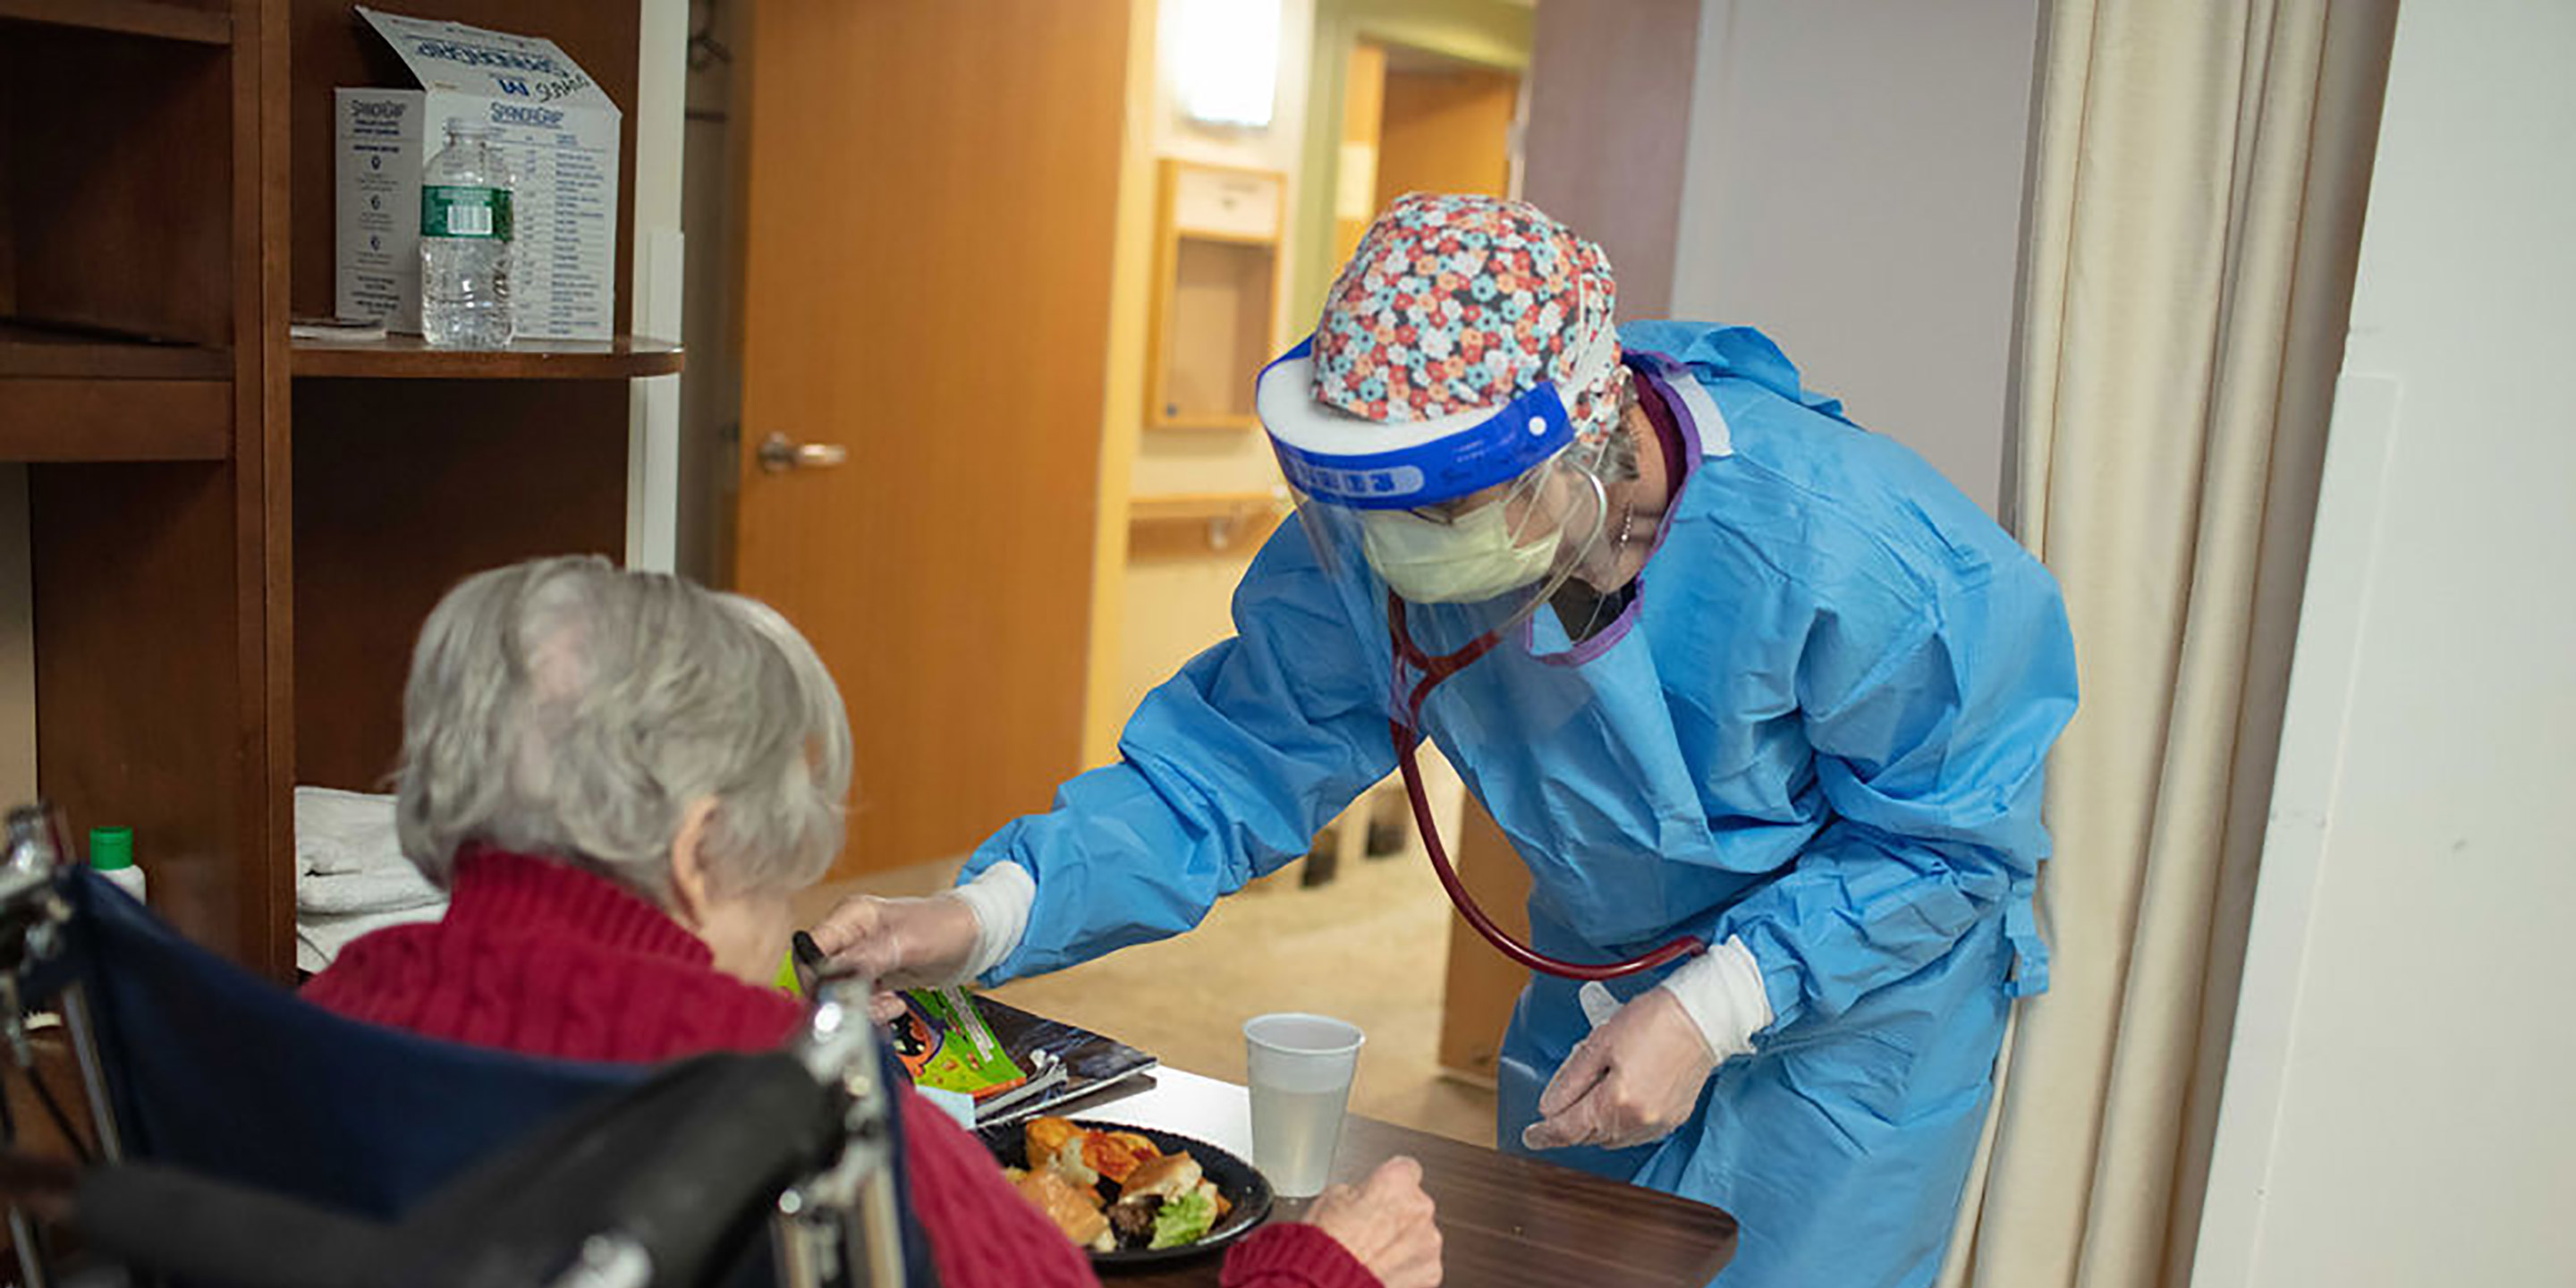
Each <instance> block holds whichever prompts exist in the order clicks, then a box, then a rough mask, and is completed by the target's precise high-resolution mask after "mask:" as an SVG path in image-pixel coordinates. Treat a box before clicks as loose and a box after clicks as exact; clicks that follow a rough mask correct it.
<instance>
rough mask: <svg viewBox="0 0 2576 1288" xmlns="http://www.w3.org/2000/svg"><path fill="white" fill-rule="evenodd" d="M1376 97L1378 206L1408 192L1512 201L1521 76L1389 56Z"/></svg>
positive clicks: (1411, 54)
mask: <svg viewBox="0 0 2576 1288" xmlns="http://www.w3.org/2000/svg"><path fill="white" fill-rule="evenodd" d="M1385 68H1386V72H1385V83H1384V84H1383V86H1381V88H1380V90H1379V107H1378V111H1379V119H1378V145H1377V205H1378V209H1380V210H1383V209H1385V208H1386V207H1387V204H1388V203H1389V202H1392V201H1394V200H1395V199H1396V198H1398V197H1401V196H1403V195H1404V194H1406V193H1408V192H1473V193H1481V194H1483V195H1485V196H1488V197H1505V196H1509V195H1511V182H1512V117H1513V114H1514V113H1515V112H1517V111H1518V109H1519V104H1520V94H1521V82H1520V77H1518V76H1515V75H1512V74H1511V73H1509V72H1502V71H1495V70H1492V69H1490V68H1484V67H1474V66H1469V65H1467V64H1464V63H1456V62H1451V61H1449V60H1447V59H1443V58H1437V57H1433V56H1430V55H1426V54H1421V53H1418V52H1416V51H1413V50H1407V49H1396V50H1392V51H1389V53H1388V55H1387V57H1386V59H1385Z"/></svg>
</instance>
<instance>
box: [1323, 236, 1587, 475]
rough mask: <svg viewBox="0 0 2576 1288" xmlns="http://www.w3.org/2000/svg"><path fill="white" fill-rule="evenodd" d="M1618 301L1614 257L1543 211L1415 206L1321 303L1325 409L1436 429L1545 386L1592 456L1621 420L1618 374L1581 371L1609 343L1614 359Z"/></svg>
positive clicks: (1373, 239) (1367, 241)
mask: <svg viewBox="0 0 2576 1288" xmlns="http://www.w3.org/2000/svg"><path fill="white" fill-rule="evenodd" d="M1617 299H1618V286H1617V284H1616V283H1615V282H1613V281H1612V280H1611V276H1610V259H1609V257H1608V256H1606V255H1604V254H1602V253H1601V248H1600V247H1599V246H1596V245H1593V244H1592V243H1591V242H1588V241H1585V240H1584V239H1583V238H1581V237H1578V236H1576V235H1575V234H1574V231H1573V230H1572V229H1570V228H1567V227H1566V226H1565V225H1563V224H1560V223H1558V222H1556V221H1555V220H1554V219H1550V218H1549V217H1548V216H1547V215H1546V214H1544V213H1542V212H1541V211H1540V210H1539V209H1538V208H1537V207H1535V206H1532V205H1529V204H1527V203H1525V202H1519V201H1505V200H1502V199H1501V198H1498V197H1479V196H1437V195H1431V194H1426V193H1414V194H1411V195H1408V196H1405V197H1402V198H1399V199H1397V201H1396V202H1395V204H1394V205H1392V206H1389V207H1387V210H1386V213H1384V214H1382V215H1379V216H1378V218H1377V222H1375V223H1373V224H1371V225H1369V229H1368V232H1367V233H1366V234H1365V235H1364V236H1362V237H1361V238H1360V244H1359V249H1358V250H1357V251H1356V252H1354V253H1353V254H1352V256H1351V262H1350V263H1349V265H1348V266H1346V267H1344V268H1343V269H1342V275H1341V276H1340V277H1339V278H1337V279H1335V280H1334V282H1333V289H1332V291H1331V293H1330V294H1328V295H1327V296H1326V297H1325V299H1324V314H1323V317H1322V319H1321V320H1320V321H1319V322H1318V323H1317V324H1316V327H1315V348H1314V360H1315V389H1314V393H1315V398H1316V400H1317V401H1318V402H1322V403H1325V404H1328V405H1330V406H1333V407H1338V408H1340V409H1342V410H1343V411H1346V412H1349V413H1350V414H1352V415H1354V416H1358V417H1361V418H1362V419H1366V420H1374V421H1382V422H1383V421H1418V420H1431V419H1435V418H1438V417H1441V416H1449V415H1455V414H1458V413H1461V412H1473V411H1482V410H1485V409H1488V408H1494V407H1500V406H1501V405H1503V404H1504V403H1507V402H1509V401H1511V400H1512V399H1514V398H1516V397H1518V396H1520V395H1521V394H1522V393H1525V392H1527V391H1528V390H1529V389H1530V388H1531V387H1532V386H1533V385H1536V384H1537V383H1538V382H1540V381H1542V380H1545V381H1551V382H1554V383H1555V384H1556V385H1557V387H1558V391H1559V393H1560V395H1561V396H1562V397H1564V399H1565V402H1566V414H1567V417H1568V418H1569V419H1570V420H1571V421H1572V423H1573V427H1574V432H1575V435H1576V437H1577V438H1578V439H1580V440H1583V441H1587V442H1596V441H1598V440H1599V439H1600V438H1601V437H1602V436H1603V435H1606V434H1607V433H1608V432H1609V430H1610V428H1611V426H1612V425H1614V424H1615V423H1616V422H1617V419H1618V399H1617V398H1616V397H1615V396H1614V390H1615V388H1616V382H1617V379H1618V376H1619V374H1620V370H1621V368H1620V364H1619V363H1617V362H1615V361H1613V362H1609V363H1607V364H1606V365H1603V366H1600V367H1597V368H1595V369H1594V370H1590V371H1581V372H1578V370H1577V367H1578V365H1579V364H1581V363H1582V362H1583V360H1584V359H1585V358H1586V357H1588V356H1591V355H1592V354H1594V353H1596V352H1598V351H1599V349H1600V346H1602V345H1603V344H1604V343H1605V342H1606V343H1608V344H1610V345H1612V346H1614V347H1612V348H1611V349H1610V350H1609V352H1611V353H1614V354H1615V353H1616V349H1615V344H1616V339H1615V336H1614V335H1612V334H1610V327H1611V321H1610V315H1611V312H1612V308H1613V306H1614V304H1615V303H1616V302H1617ZM1577 378H1581V379H1582V380H1583V387H1581V388H1579V389H1567V388H1566V387H1565V385H1566V382H1567V381H1569V380H1573V379H1577Z"/></svg>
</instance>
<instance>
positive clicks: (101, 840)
mask: <svg viewBox="0 0 2576 1288" xmlns="http://www.w3.org/2000/svg"><path fill="white" fill-rule="evenodd" d="M89 865H90V866H91V867H93V868H96V869H98V870H99V871H101V872H114V871H115V870H117V869H118V868H130V867H133V866H134V829H133V828H130V827H93V828H91V829H90V830H89Z"/></svg>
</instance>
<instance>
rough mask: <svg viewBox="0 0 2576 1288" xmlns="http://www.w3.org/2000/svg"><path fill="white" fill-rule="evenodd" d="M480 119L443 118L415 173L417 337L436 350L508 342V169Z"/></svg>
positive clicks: (489, 129)
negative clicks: (442, 131) (437, 145)
mask: <svg viewBox="0 0 2576 1288" xmlns="http://www.w3.org/2000/svg"><path fill="white" fill-rule="evenodd" d="M495 133H496V132H495V131H494V130H493V129H492V127H490V126H488V125H478V124H476V123H475V122H473V121H469V120H465V119H463V118H459V119H457V120H452V121H449V122H448V123H447V146H446V147H445V148H442V149H440V150H439V153H438V155H437V156H434V157H431V158H430V160H429V167H428V168H427V169H425V170H423V171H421V175H420V338H421V339H422V340H424V341H427V342H428V343H429V344H430V345H432V346H434V347H436V348H441V349H498V348H501V347H502V346H504V345H507V344H508V343H510V331H511V325H510V171H509V167H507V166H505V165H503V164H502V163H501V152H500V149H498V148H495V147H493V146H492V140H493V138H494V136H495Z"/></svg>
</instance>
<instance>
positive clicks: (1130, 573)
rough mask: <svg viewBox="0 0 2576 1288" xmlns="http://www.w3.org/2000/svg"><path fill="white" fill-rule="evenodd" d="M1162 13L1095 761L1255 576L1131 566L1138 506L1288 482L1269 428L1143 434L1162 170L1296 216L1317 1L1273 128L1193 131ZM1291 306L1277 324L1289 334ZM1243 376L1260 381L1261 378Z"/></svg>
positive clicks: (1116, 466)
mask: <svg viewBox="0 0 2576 1288" xmlns="http://www.w3.org/2000/svg"><path fill="white" fill-rule="evenodd" d="M1159 8H1160V7H1159V6H1158V5H1157V4H1156V3H1155V2H1154V0H1137V10H1136V13H1137V21H1136V23H1135V24H1134V29H1135V30H1136V31H1137V32H1138V33H1139V43H1138V47H1137V49H1136V50H1135V51H1134V53H1133V55H1132V56H1133V57H1134V59H1135V60H1136V61H1135V63H1134V66H1136V67H1138V68H1143V69H1148V70H1147V71H1146V72H1145V74H1141V75H1137V76H1135V77H1134V82H1133V84H1131V86H1130V119H1129V148H1128V158H1127V161H1126V169H1127V173H1126V174H1125V175H1124V176H1123V183H1122V187H1121V192H1120V202H1119V233H1118V247H1117V251H1116V264H1115V268H1114V270H1113V271H1114V273H1115V277H1116V286H1115V287H1114V288H1113V290H1114V295H1115V299H1114V303H1113V310H1112V317H1111V319H1110V336H1109V346H1108V347H1109V364H1110V370H1109V397H1108V407H1107V409H1106V423H1105V424H1104V426H1103V434H1102V437H1103V444H1102V459H1101V501H1102V504H1101V531H1100V535H1099V543H1100V554H1099V564H1098V568H1097V576H1096V578H1095V585H1096V586H1097V588H1098V589H1097V590H1096V592H1095V597H1094V602H1093V610H1092V611H1093V614H1094V619H1095V620H1094V623H1093V630H1092V639H1091V645H1092V649H1093V657H1092V667H1091V694H1090V701H1089V703H1088V704H1087V708H1088V718H1087V719H1086V722H1085V724H1086V728H1085V736H1084V747H1085V750H1086V753H1087V758H1088V759H1089V760H1090V761H1091V762H1092V763H1095V764H1097V763H1105V762H1107V761H1109V760H1112V759H1115V758H1116V756H1117V735H1118V730H1119V728H1120V727H1121V726H1122V725H1124V724H1125V723H1126V719H1127V716H1128V714H1129V713H1130V712H1132V711H1134V710H1135V709H1136V703H1137V702H1138V701H1139V700H1140V699H1142V698H1143V697H1144V695H1145V692H1146V691H1147V690H1148V689H1151V688H1152V687H1153V686H1154V685H1156V684H1158V683H1160V682H1162V680H1163V679H1164V678H1165V677H1167V676H1169V675H1170V674H1171V673H1172V672H1173V671H1174V670H1175V669H1177V668H1178V667H1179V666H1180V665H1181V663H1183V662H1186V661H1188V660H1189V659H1190V657H1191V656H1192V655H1194V654H1196V653H1197V652H1198V651H1199V650H1201V649H1204V648H1206V647H1207V646H1208V645H1210V644H1213V643H1215V642H1216V641H1218V640H1220V639H1223V638H1225V637H1226V636H1227V635H1228V634H1230V633H1232V629H1233V628H1232V625H1231V622H1230V619H1229V617H1228V614H1227V606H1228V602H1229V600H1230V599H1231V597H1232V594H1233V590H1234V583H1235V582H1236V581H1238V580H1240V579H1241V577H1242V576H1243V571H1244V568H1245V567H1246V566H1247V565H1248V564H1249V562H1250V560H1251V556H1252V553H1253V552H1252V550H1251V549H1250V548H1232V549H1225V550H1210V551H1209V552H1208V553H1207V554H1205V555H1203V556H1198V557H1152V558H1138V559H1130V558H1129V557H1128V553H1127V551H1128V544H1127V505H1128V501H1129V499H1130V498H1134V497H1157V496H1173V495H1178V494H1184V493H1223V492H1253V491H1263V490H1267V489H1269V488H1272V487H1274V486H1276V485H1277V484H1278V482H1279V467H1278V466H1277V464H1276V463H1274V462H1273V460H1272V459H1271V456H1270V449H1269V447H1268V446H1267V444H1266V443H1265V442H1264V440H1263V439H1262V437H1261V434H1260V431H1258V430H1249V429H1246V430H1215V431H1212V430H1186V431H1182V430H1171V431H1156V430H1147V429H1146V428H1144V382H1145V338H1144V337H1145V318H1146V313H1147V310H1148V308H1149V304H1150V300H1151V298H1152V290H1153V282H1152V280H1151V278H1152V273H1153V259H1154V257H1153V236H1154V226H1153V221H1154V182H1155V178H1154V175H1155V170H1156V167H1157V164H1158V163H1159V162H1160V161H1161V160H1163V159H1165V158H1180V159H1184V160H1190V161H1198V162H1203V163H1206V164H1210V165H1225V166H1240V167H1244V168H1248V169H1257V170H1274V171H1278V172H1280V173H1282V174H1285V175H1286V176H1287V181H1288V200H1289V203H1290V206H1291V208H1292V209H1293V208H1294V207H1295V204H1296V202H1297V201H1298V199H1299V190H1300V182H1301V175H1300V173H1299V160H1300V156H1301V152H1302V150H1303V148H1304V144H1305V122H1306V118H1307V104H1306V94H1307V87H1308V83H1309V81H1310V80H1311V79H1312V77H1311V74H1310V67H1309V54H1310V50H1311V48H1312V33H1313V30H1314V25H1315V7H1314V0H1283V3H1282V4H1281V5H1280V29H1281V30H1280V60H1279V61H1280V67H1279V98H1278V102H1277V103H1276V104H1275V105H1274V111H1273V116H1272V118H1271V124H1270V126H1269V128H1267V129H1262V130H1243V129H1210V128H1206V127H1202V126H1199V125H1196V124H1194V123H1192V122H1190V121H1187V120H1185V119H1183V118H1182V117H1181V116H1180V114H1179V112H1178V110H1177V109H1176V108H1175V106H1174V101H1173V77H1172V75H1171V74H1170V69H1169V68H1166V67H1164V66H1162V65H1161V61H1160V59H1159V57H1158V56H1157V51H1158V50H1159V49H1161V48H1163V47H1164V42H1162V41H1161V40H1160V39H1159V38H1158V37H1159V34H1160V33H1159V30H1158V25H1159V19H1158V13H1159ZM1297 253H1298V248H1297V246H1296V245H1294V244H1293V243H1292V244H1290V245H1289V246H1287V247H1285V248H1284V249H1283V254H1284V256H1285V258H1286V260H1287V261H1288V262H1286V263H1284V264H1283V265H1282V275H1283V278H1289V279H1290V280H1293V277H1292V276H1291V275H1293V274H1294V273H1295V272H1296V271H1297V265H1296V262H1295V261H1296V256H1297ZM1288 308H1289V304H1288V301H1286V300H1284V299H1283V300H1282V301H1281V307H1280V312H1279V314H1278V317H1277V319H1276V320H1275V322H1274V326H1275V327H1276V330H1277V332H1278V334H1280V335H1286V334H1287V333H1288V329H1289V325H1290V324H1289V312H1288ZM1244 378H1245V379H1246V380H1249V379H1251V378H1252V373H1251V372H1246V373H1244Z"/></svg>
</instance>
